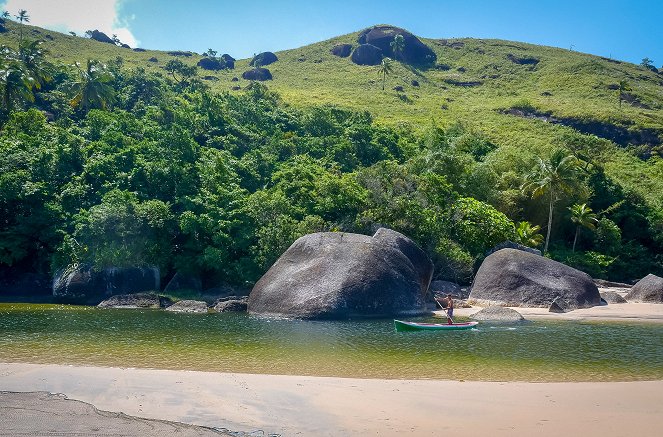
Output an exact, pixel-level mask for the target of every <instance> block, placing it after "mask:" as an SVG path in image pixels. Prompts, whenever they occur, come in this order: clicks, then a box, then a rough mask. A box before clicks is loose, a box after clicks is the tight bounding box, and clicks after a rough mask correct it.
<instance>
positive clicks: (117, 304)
mask: <svg viewBox="0 0 663 437" xmlns="http://www.w3.org/2000/svg"><path fill="white" fill-rule="evenodd" d="M170 304H172V301H171V300H170V299H168V298H166V297H160V296H158V295H157V294H154V293H135V294H118V295H115V296H111V297H110V298H108V299H106V300H104V301H103V302H101V303H100V304H99V305H97V307H99V308H162V307H166V306H169V305H170Z"/></svg>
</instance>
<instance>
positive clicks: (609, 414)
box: [0, 363, 663, 436]
mask: <svg viewBox="0 0 663 437" xmlns="http://www.w3.org/2000/svg"><path fill="white" fill-rule="evenodd" d="M0 390H1V391H11V392H34V391H47V392H51V393H63V394H65V395H66V396H67V397H68V398H69V399H72V400H78V401H82V402H86V403H89V404H92V405H94V406H95V407H96V408H98V409H100V410H105V411H115V412H120V411H121V412H122V413H124V414H127V415H130V416H137V417H142V418H148V419H158V420H168V421H175V422H182V423H187V424H193V425H200V426H207V427H216V428H226V429H231V430H234V431H244V432H251V431H257V430H262V431H264V433H265V434H269V433H276V434H279V435H282V436H290V435H323V436H337V435H371V434H373V435H381V436H383V435H403V434H406V435H431V436H432V435H442V434H445V433H452V434H453V435H454V436H470V435H488V434H490V435H498V436H529V435H533V434H537V435H542V436H558V435H559V434H560V433H563V434H566V435H575V434H578V433H582V434H583V435H586V436H619V435H624V436H625V435H636V434H642V435H655V434H656V433H657V432H658V431H659V429H658V427H659V425H660V417H661V416H662V415H663V380H658V381H638V382H562V383H526V382H478V381H467V382H465V381H450V380H379V379H356V378H330V377H310V376H282V375H257V374H237V373H212V372H199V371H182V370H148V369H123V368H112V367H111V368H103V367H88V366H62V365H38V364H17V363H2V364H0ZM0 435H2V425H0Z"/></svg>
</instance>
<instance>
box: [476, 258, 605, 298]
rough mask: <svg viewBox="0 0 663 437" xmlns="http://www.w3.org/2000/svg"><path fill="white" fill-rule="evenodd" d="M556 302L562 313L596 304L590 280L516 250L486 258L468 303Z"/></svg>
mask: <svg viewBox="0 0 663 437" xmlns="http://www.w3.org/2000/svg"><path fill="white" fill-rule="evenodd" d="M553 301H555V302H557V304H558V305H559V306H560V307H561V308H563V309H564V310H572V309H577V308H587V307H592V306H595V305H599V304H600V302H601V296H600V295H599V290H598V288H597V287H596V284H594V281H592V278H591V277H590V276H589V275H588V274H586V273H583V272H581V271H579V270H576V269H574V268H572V267H569V266H567V265H564V264H562V263H560V262H557V261H553V260H551V259H548V258H545V257H542V256H539V255H534V254H532V253H528V252H524V251H522V250H517V249H502V250H498V251H497V252H495V253H493V254H492V255H490V256H488V257H487V258H486V259H485V260H484V261H483V263H482V264H481V267H480V268H479V271H478V272H477V274H476V276H475V278H474V284H473V285H472V291H471V292H470V297H469V302H470V303H476V304H479V305H482V304H483V305H486V304H487V305H502V306H515V307H518V306H520V307H540V308H548V307H549V306H550V304H551V303H552V302H553Z"/></svg>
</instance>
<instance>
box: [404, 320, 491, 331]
mask: <svg viewBox="0 0 663 437" xmlns="http://www.w3.org/2000/svg"><path fill="white" fill-rule="evenodd" d="M478 324H479V322H466V323H451V324H449V323H417V322H404V321H402V320H394V328H396V332H403V331H459V330H463V329H472V328H474V327H475V326H477V325H478Z"/></svg>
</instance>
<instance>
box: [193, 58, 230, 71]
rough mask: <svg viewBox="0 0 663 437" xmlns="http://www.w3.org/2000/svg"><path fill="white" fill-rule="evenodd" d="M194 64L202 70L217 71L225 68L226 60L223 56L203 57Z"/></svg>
mask: <svg viewBox="0 0 663 437" xmlns="http://www.w3.org/2000/svg"><path fill="white" fill-rule="evenodd" d="M196 65H198V66H199V67H200V68H202V69H203V70H211V71H219V70H225V69H226V61H224V60H223V58H203V59H201V60H200V61H198V63H197V64H196Z"/></svg>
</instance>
